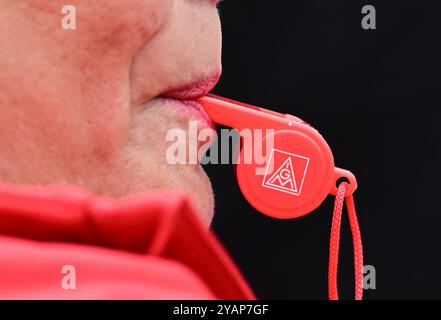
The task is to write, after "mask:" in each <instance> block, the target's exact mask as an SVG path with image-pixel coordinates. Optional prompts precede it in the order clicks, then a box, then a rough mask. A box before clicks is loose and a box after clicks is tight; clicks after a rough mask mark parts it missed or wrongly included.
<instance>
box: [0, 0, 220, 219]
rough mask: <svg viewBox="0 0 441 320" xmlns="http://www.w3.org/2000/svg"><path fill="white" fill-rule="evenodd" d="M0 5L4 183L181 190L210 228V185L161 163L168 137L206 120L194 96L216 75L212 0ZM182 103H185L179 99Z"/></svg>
mask: <svg viewBox="0 0 441 320" xmlns="http://www.w3.org/2000/svg"><path fill="white" fill-rule="evenodd" d="M64 2H65V1H64V0H54V1H41V0H0V38H1V39H2V42H1V43H0V47H1V52H2V59H1V60H0V70H1V72H0V88H1V89H0V150H1V154H0V181H1V182H2V183H7V184H25V185H26V184H29V185H64V184H70V185H77V186H80V187H84V188H86V189H87V190H90V191H92V192H94V193H97V194H100V195H106V196H111V197H124V196H128V195H131V194H137V193H142V192H147V191H149V190H161V189H178V190H182V191H184V192H186V193H187V194H188V195H189V196H190V198H191V199H192V200H193V202H194V203H195V205H196V207H197V209H198V211H199V212H200V214H201V215H202V218H203V220H204V221H205V222H206V224H207V225H208V224H209V223H210V221H211V219H212V216H213V211H214V200H213V192H212V188H211V184H210V181H209V179H208V177H207V176H206V174H205V172H204V171H203V169H202V168H201V166H200V165H199V164H185V165H184V164H178V165H174V164H169V163H167V161H166V150H167V148H168V147H169V145H170V143H169V142H167V141H166V135H167V132H168V131H169V130H171V129H174V128H178V129H183V130H187V131H188V127H189V121H190V120H193V121H197V123H198V129H199V130H202V129H204V128H207V127H210V126H211V123H210V121H209V120H208V118H207V117H206V115H205V113H204V112H203V111H202V110H201V109H199V108H198V107H197V106H196V105H193V104H192V103H191V102H189V101H191V100H194V99H196V98H198V97H200V96H204V95H206V94H207V93H208V92H209V91H210V90H211V89H212V88H213V87H214V86H215V84H216V83H217V81H218V80H219V77H220V74H221V27H220V20H219V15H218V11H217V7H216V5H217V2H218V1H216V0H125V1H117V0H94V1H91V0H73V1H70V3H69V4H71V5H73V6H74V7H75V8H76V29H73V30H72V29H71V30H66V29H63V28H62V25H61V21H62V18H63V14H62V13H61V11H60V8H61V7H63V5H64V4H65V3H64ZM182 100H185V101H182Z"/></svg>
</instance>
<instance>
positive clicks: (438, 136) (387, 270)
mask: <svg viewBox="0 0 441 320" xmlns="http://www.w3.org/2000/svg"><path fill="white" fill-rule="evenodd" d="M440 3H441V2H440V1H409V2H406V1H391V0H387V1H384V0H383V1H354V0H344V1H343V0H326V1H325V0H323V1H317V0H297V1H256V0H240V1H239V0H227V1H225V2H224V3H222V5H221V17H222V21H223V34H224V50H223V53H224V57H223V65H224V73H223V77H222V80H221V82H220V83H219V85H218V86H217V88H216V90H215V91H214V92H215V93H217V94H220V95H223V96H227V97H230V98H233V99H237V100H241V101H245V102H248V103H252V104H255V105H258V106H262V107H266V108H270V109H274V110H277V111H280V112H283V113H290V114H293V115H296V116H298V117H300V118H302V119H304V120H305V121H307V122H309V123H310V124H311V125H313V126H314V127H315V128H316V129H318V130H319V131H320V132H321V133H322V135H323V136H324V137H325V138H326V140H327V141H328V143H329V145H330V146H331V148H332V150H333V152H334V157H335V160H336V165H337V166H339V167H342V168H347V169H349V170H351V171H352V172H354V173H355V174H356V176H357V178H358V184H359V189H358V190H357V192H356V194H355V196H356V205H357V208H358V214H359V220H360V225H361V229H362V234H363V240H364V250H365V264H370V265H373V266H375V268H376V272H377V283H376V284H377V289H376V290H368V291H365V297H366V298H368V299H388V298H389V299H401V298H406V299H407V298H416V299H418V298H441V259H440V251H441V250H440V244H441V236H440V233H441V209H440V207H441V194H440V190H441V187H440V181H441V170H439V165H440V163H441V152H440V147H441V109H440V107H441V98H440V95H441V46H440V42H441V5H440ZM366 4H371V5H374V6H375V8H376V11H377V12H376V13H377V29H376V30H363V29H362V27H361V19H362V17H363V15H362V13H361V8H362V7H363V6H364V5H366ZM206 169H207V171H208V173H209V175H210V177H211V178H212V181H213V184H214V188H215V193H216V201H217V209H216V216H215V219H214V224H213V229H214V230H215V232H216V233H217V235H218V237H219V238H220V240H221V241H222V242H223V244H224V245H225V246H226V248H227V249H228V251H229V252H230V254H231V255H232V256H233V258H234V259H235V261H236V262H237V264H238V265H239V267H240V269H241V270H242V272H243V273H244V275H245V277H246V278H247V279H248V281H249V282H250V284H251V286H252V288H253V289H254V290H255V292H256V294H257V295H258V297H260V298H269V299H273V298H280V299H326V298H327V263H328V260H327V259H328V243H329V231H330V223H331V216H332V206H333V199H332V197H328V198H327V200H326V201H325V202H324V203H323V204H322V206H321V207H320V208H319V209H318V210H316V211H314V212H313V213H311V214H309V215H307V216H305V217H302V218H299V219H294V220H289V221H281V220H275V219H271V218H268V217H266V216H264V215H261V214H259V213H258V212H257V211H255V210H254V209H252V208H251V206H250V205H249V204H248V203H247V202H246V200H245V199H244V198H243V197H242V195H241V192H240V190H239V188H238V186H237V184H236V181H235V175H234V171H233V170H232V167H231V166H228V165H224V166H220V165H217V166H207V167H206ZM352 263H353V262H352V244H351V236H350V231H349V227H348V223H347V221H346V219H344V221H343V225H342V246H341V253H340V273H339V283H340V287H339V289H340V296H341V297H342V298H348V299H349V298H352V297H353V271H352V269H353V265H352Z"/></svg>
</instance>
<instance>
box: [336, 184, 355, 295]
mask: <svg viewBox="0 0 441 320" xmlns="http://www.w3.org/2000/svg"><path fill="white" fill-rule="evenodd" d="M347 188H348V183H346V182H342V183H341V184H340V185H339V186H338V189H337V194H336V196H335V203H334V214H333V217H332V226H331V239H330V242H329V269H328V272H329V273H328V295H329V299H330V300H338V288H337V274H338V254H339V248H340V226H341V216H342V212H343V204H344V202H345V200H346V209H347V212H348V216H349V224H350V226H351V233H352V243H353V247H354V275H355V300H362V298H363V245H362V241H361V233H360V228H359V226H358V220H357V213H356V211H355V204H354V198H353V196H352V194H350V195H347V196H346V197H345V193H346V189H347Z"/></svg>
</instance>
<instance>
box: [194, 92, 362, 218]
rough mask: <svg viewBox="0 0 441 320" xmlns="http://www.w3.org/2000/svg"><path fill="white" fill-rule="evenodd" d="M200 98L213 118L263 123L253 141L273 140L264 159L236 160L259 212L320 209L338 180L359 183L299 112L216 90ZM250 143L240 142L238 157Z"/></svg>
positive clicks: (233, 123)
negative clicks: (255, 103)
mask: <svg viewBox="0 0 441 320" xmlns="http://www.w3.org/2000/svg"><path fill="white" fill-rule="evenodd" d="M198 102H199V103H200V104H201V105H202V106H203V107H204V109H205V111H206V112H207V114H208V116H209V117H210V118H211V120H212V121H213V122H214V123H217V124H220V125H224V126H227V127H231V128H234V129H237V130H239V132H240V131H241V130H244V129H249V130H255V129H261V130H262V132H263V135H261V136H260V139H259V140H260V141H255V140H254V141H253V146H254V147H255V146H263V145H268V142H269V141H271V146H272V147H271V148H270V149H271V150H266V152H265V155H264V157H265V161H264V162H263V163H262V162H259V163H258V162H257V161H254V160H253V159H252V160H251V162H245V161H239V162H238V164H237V166H236V175H237V180H238V184H239V186H240V189H241V191H242V193H243V195H244V196H245V198H246V199H247V201H248V202H249V203H250V204H251V205H252V206H253V207H254V208H255V209H257V210H258V211H260V212H261V213H263V214H266V215H268V216H270V217H273V218H279V219H290V218H297V217H300V216H303V215H306V214H308V213H310V212H311V211H313V210H314V209H316V208H317V207H318V206H319V205H320V204H321V203H322V202H323V201H324V200H325V198H326V196H327V195H328V194H333V195H335V194H336V192H337V181H338V180H340V179H342V178H344V179H345V180H346V181H347V182H348V183H349V187H348V189H347V191H346V194H347V195H349V194H352V193H353V192H354V191H355V189H356V188H357V181H356V179H355V176H354V175H353V174H352V173H351V172H349V171H347V170H343V169H340V168H336V167H335V166H334V157H333V155H332V151H331V149H330V147H329V145H328V144H327V143H326V141H325V140H324V139H323V137H322V136H321V135H320V133H319V132H318V131H317V130H315V129H314V128H313V127H311V126H310V125H309V124H307V123H305V122H303V121H302V120H300V119H299V118H297V117H294V116H291V115H288V114H281V113H278V112H274V111H271V110H267V109H263V108H259V107H255V106H252V105H248V104H244V103H241V102H237V101H233V100H229V99H225V98H222V97H217V96H214V95H208V96H206V97H203V98H200V99H199V100H198ZM255 139H256V138H255ZM246 147H247V146H246V145H243V144H242V145H241V150H240V154H239V156H240V159H244V158H245V157H246V155H245V154H244V150H245V149H247V148H246ZM258 172H261V173H260V174H258Z"/></svg>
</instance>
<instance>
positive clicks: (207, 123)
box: [159, 72, 221, 129]
mask: <svg viewBox="0 0 441 320" xmlns="http://www.w3.org/2000/svg"><path fill="white" fill-rule="evenodd" d="M220 74H221V72H215V73H213V74H211V75H209V76H207V77H203V78H200V79H198V80H196V81H195V82H192V83H188V84H184V85H183V86H180V87H178V88H172V89H169V90H167V91H165V92H164V93H163V94H161V95H160V96H159V98H161V99H164V102H165V104H166V105H167V106H170V107H173V108H174V109H175V110H178V111H180V112H181V113H183V114H184V115H185V116H187V117H188V118H189V119H196V120H198V121H200V122H201V125H202V127H206V128H211V129H215V125H214V123H213V122H212V121H211V119H210V118H209V116H208V115H207V113H206V112H205V110H204V108H203V107H202V105H201V104H200V103H199V102H197V99H199V98H201V97H204V96H206V95H207V94H208V93H209V92H210V91H211V90H212V89H213V88H214V87H215V86H216V84H217V83H218V81H219V78H220Z"/></svg>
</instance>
